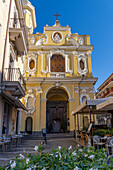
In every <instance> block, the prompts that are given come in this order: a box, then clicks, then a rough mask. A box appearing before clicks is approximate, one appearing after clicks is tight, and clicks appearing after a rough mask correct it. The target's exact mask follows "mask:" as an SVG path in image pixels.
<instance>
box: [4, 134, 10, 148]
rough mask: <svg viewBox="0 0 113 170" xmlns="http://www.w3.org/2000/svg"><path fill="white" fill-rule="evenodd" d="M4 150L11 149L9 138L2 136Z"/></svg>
mask: <svg viewBox="0 0 113 170" xmlns="http://www.w3.org/2000/svg"><path fill="white" fill-rule="evenodd" d="M4 145H5V151H9V150H11V138H8V137H6V138H4Z"/></svg>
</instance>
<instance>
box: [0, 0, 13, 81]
mask: <svg viewBox="0 0 113 170" xmlns="http://www.w3.org/2000/svg"><path fill="white" fill-rule="evenodd" d="M11 4H12V0H10V4H9V12H8V20H7V28H6V36H5V45H4V53H3V64H2V75H1V84H2V81H3V72H4V65H5V57H6V45H7V39H8V31H9V20H10V12H11Z"/></svg>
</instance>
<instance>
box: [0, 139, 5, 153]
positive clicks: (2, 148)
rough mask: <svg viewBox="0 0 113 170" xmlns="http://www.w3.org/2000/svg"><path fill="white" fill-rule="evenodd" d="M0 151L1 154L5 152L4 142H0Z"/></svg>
mask: <svg viewBox="0 0 113 170" xmlns="http://www.w3.org/2000/svg"><path fill="white" fill-rule="evenodd" d="M0 149H1V152H3V151H4V142H3V141H1V140H0Z"/></svg>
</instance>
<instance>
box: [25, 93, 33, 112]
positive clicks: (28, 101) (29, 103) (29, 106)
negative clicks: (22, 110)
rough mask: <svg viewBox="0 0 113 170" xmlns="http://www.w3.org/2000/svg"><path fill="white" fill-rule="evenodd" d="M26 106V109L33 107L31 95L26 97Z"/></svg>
mask: <svg viewBox="0 0 113 170" xmlns="http://www.w3.org/2000/svg"><path fill="white" fill-rule="evenodd" d="M26 107H27V108H28V109H32V107H33V98H32V97H31V96H29V97H28V99H27V103H26Z"/></svg>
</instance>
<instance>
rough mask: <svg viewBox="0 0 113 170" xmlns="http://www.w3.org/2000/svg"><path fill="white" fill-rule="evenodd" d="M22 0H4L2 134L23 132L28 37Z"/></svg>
mask: <svg viewBox="0 0 113 170" xmlns="http://www.w3.org/2000/svg"><path fill="white" fill-rule="evenodd" d="M24 21H25V20H24V12H23V4H22V0H8V1H6V0H1V1H0V136H2V125H3V122H5V126H6V135H7V136H8V135H9V134H10V133H11V129H13V131H14V133H19V132H20V117H21V110H26V111H27V109H26V108H25V107H24V105H23V104H22V102H21V98H22V97H23V96H24V95H25V89H26V85H25V80H24V77H23V75H24V66H25V64H24V56H25V55H27V48H28V38H27V30H26V27H25V22H24Z"/></svg>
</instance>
